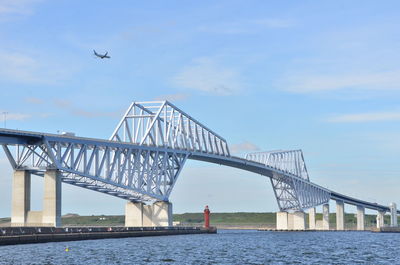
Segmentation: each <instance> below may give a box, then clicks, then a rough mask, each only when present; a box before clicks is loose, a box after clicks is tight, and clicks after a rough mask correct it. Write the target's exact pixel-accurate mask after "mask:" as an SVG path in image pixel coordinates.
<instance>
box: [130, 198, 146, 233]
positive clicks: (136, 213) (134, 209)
mask: <svg viewBox="0 0 400 265" xmlns="http://www.w3.org/2000/svg"><path fill="white" fill-rule="evenodd" d="M143 206H144V203H142V202H127V203H126V205H125V226H135V227H143Z"/></svg>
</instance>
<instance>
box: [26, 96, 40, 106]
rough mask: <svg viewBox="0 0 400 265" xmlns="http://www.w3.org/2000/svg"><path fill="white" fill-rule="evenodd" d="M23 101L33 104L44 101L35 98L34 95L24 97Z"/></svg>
mask: <svg viewBox="0 0 400 265" xmlns="http://www.w3.org/2000/svg"><path fill="white" fill-rule="evenodd" d="M25 101H26V102H28V103H30V104H35V105H41V104H43V103H44V101H43V100H42V99H40V98H35V97H29V98H25Z"/></svg>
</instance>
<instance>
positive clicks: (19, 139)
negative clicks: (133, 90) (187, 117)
mask: <svg viewBox="0 0 400 265" xmlns="http://www.w3.org/2000/svg"><path fill="white" fill-rule="evenodd" d="M44 140H46V141H56V142H57V141H60V142H63V141H68V142H73V143H76V144H85V145H87V146H89V147H90V146H91V145H94V146H104V147H107V146H109V147H129V148H133V149H139V150H143V149H146V150H157V151H166V152H167V151H171V149H170V148H162V147H153V146H145V145H137V144H132V143H124V142H115V141H110V140H103V139H95V138H87V137H78V136H71V135H60V134H50V133H42V132H31V131H22V130H10V129H0V144H2V145H3V147H6V146H9V145H37V144H40V143H43V141H44ZM5 150H6V148H5ZM173 151H174V152H175V153H178V154H182V155H187V158H188V159H192V160H198V161H204V162H210V163H215V164H220V165H225V166H229V167H235V168H239V169H242V170H246V171H250V172H253V173H257V174H260V175H264V176H267V177H269V178H271V179H272V178H277V176H283V175H284V176H290V177H291V178H293V179H297V180H298V181H300V182H307V185H310V186H311V187H313V188H316V189H319V190H322V191H324V192H327V193H328V194H329V198H330V199H332V200H336V201H342V202H344V203H347V204H350V205H355V206H362V207H365V208H368V209H372V210H377V211H383V212H390V208H389V207H388V206H385V205H380V204H377V203H373V202H367V201H364V200H360V199H356V198H353V197H350V196H346V195H343V194H340V193H338V192H335V191H332V190H329V189H327V188H324V187H322V186H320V185H317V184H315V183H312V182H310V181H308V180H304V179H302V178H300V177H298V176H295V175H293V174H290V173H289V172H286V171H282V170H279V169H277V168H273V167H269V166H266V165H265V164H262V163H258V162H255V161H251V160H247V159H244V158H240V157H235V156H220V155H213V154H209V153H205V152H188V151H186V150H179V149H174V150H173ZM6 155H7V156H8V158H9V159H10V161H12V160H13V159H12V157H11V154H10V153H9V152H7V150H6ZM13 166H14V169H17V168H15V166H16V165H13ZM22 169H23V168H22ZM39 170H40V169H39ZM42 170H45V168H43V169H42ZM96 180H99V179H96ZM62 181H63V182H67V183H70V184H73V183H71V182H70V181H68V180H66V179H64V178H63V180H62ZM85 188H88V189H92V187H91V186H88V187H85ZM94 190H97V189H94ZM97 191H100V190H97ZM100 192H101V191H100ZM111 195H112V194H111ZM397 213H399V214H400V210H398V211H397Z"/></svg>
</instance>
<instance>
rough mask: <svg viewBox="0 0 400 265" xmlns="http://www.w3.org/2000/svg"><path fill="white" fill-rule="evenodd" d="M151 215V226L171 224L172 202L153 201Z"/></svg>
mask: <svg viewBox="0 0 400 265" xmlns="http://www.w3.org/2000/svg"><path fill="white" fill-rule="evenodd" d="M152 216H153V226H172V219H173V217H172V203H170V202H163V201H160V202H155V203H154V204H153V214H152Z"/></svg>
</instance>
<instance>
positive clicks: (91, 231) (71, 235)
mask: <svg viewBox="0 0 400 265" xmlns="http://www.w3.org/2000/svg"><path fill="white" fill-rule="evenodd" d="M215 233H217V229H215V228H209V229H206V228H202V227H83V228H79V227H73V228H69V227H65V228H48V227H7V228H2V229H0V245H16V244H32V243H46V242H60V241H77V240H91V239H105V238H124V237H143V236H168V235H187V234H215Z"/></svg>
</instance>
